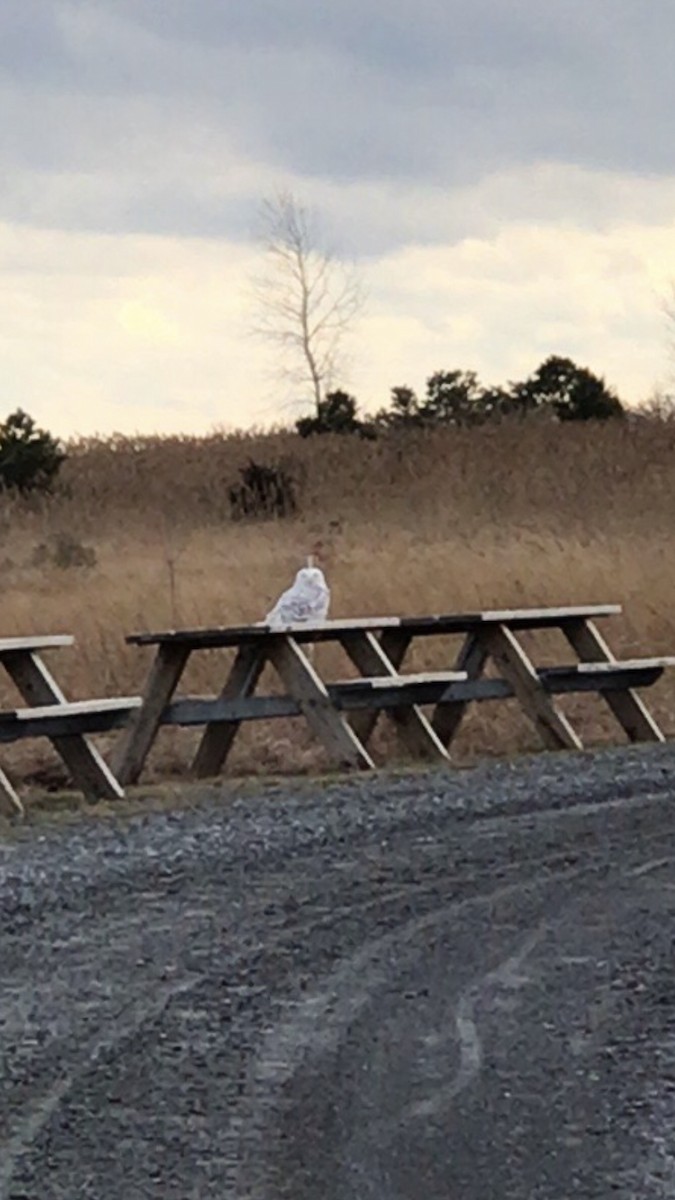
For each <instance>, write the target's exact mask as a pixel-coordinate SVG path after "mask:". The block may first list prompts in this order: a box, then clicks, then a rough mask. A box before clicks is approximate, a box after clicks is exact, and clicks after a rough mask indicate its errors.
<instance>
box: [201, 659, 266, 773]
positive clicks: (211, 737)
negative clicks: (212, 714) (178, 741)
mask: <svg viewBox="0 0 675 1200" xmlns="http://www.w3.org/2000/svg"><path fill="white" fill-rule="evenodd" d="M266 657H267V656H266V653H265V651H264V650H263V648H262V647H258V646H240V648H239V650H238V651H237V655H236V658H235V660H234V663H233V664H232V670H231V671H230V674H229V676H228V678H227V681H226V683H225V686H224V687H223V689H222V691H221V693H220V696H219V697H218V698H219V699H220V700H243V699H245V698H246V697H247V696H251V695H252V694H253V692H254V691H255V689H256V686H257V683H258V680H259V679H260V676H261V674H262V671H263V667H264V666H265V661H266ZM240 724H241V722H240V721H211V722H210V723H209V724H208V725H207V726H206V730H205V732H204V734H203V735H202V739H201V741H200V743H199V748H198V750H197V753H196V755H195V758H194V761H193V763H192V772H193V774H194V775H196V776H197V777H198V778H199V779H206V778H209V777H210V776H213V775H217V774H218V772H219V771H220V770H221V769H222V767H223V765H224V763H225V760H226V758H227V756H228V754H229V752H230V749H231V746H232V743H233V741H234V739H235V737H236V735H237V731H238V729H239V726H240Z"/></svg>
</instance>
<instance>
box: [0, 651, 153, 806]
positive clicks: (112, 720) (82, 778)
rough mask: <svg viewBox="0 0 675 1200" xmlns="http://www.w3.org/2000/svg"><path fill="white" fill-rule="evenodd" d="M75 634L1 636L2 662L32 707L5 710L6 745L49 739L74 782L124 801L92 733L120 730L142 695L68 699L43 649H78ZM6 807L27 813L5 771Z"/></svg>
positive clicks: (1, 790)
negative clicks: (45, 658) (27, 739)
mask: <svg viewBox="0 0 675 1200" xmlns="http://www.w3.org/2000/svg"><path fill="white" fill-rule="evenodd" d="M74 641H75V639H74V638H73V637H72V636H71V635H70V634H50V635H46V636H42V637H40V636H36V637H13V638H0V664H1V665H2V666H3V667H4V669H5V671H6V673H7V674H8V675H9V677H10V679H11V680H12V681H13V683H14V684H15V686H16V688H17V689H18V691H19V693H20V695H21V696H22V698H23V699H24V700H25V701H26V703H27V705H29V707H27V708H13V709H8V710H4V711H2V710H0V742H4V743H7V742H15V741H17V740H19V739H21V738H26V737H46V738H48V739H49V741H50V742H51V743H52V745H53V747H54V749H55V750H56V752H57V754H59V756H60V757H61V759H62V760H63V762H64V763H65V764H66V766H67V768H68V770H69V772H70V774H71V776H72V779H73V782H74V783H75V785H76V787H78V788H80V789H81V791H82V792H84V794H85V795H86V796H89V797H91V798H99V797H100V798H106V799H113V800H114V799H119V798H120V797H121V796H123V795H124V790H123V788H122V787H121V785H120V784H119V782H118V781H117V779H116V778H115V775H114V774H113V772H112V771H111V769H110V767H109V766H108V765H107V764H106V763H105V761H104V759H103V758H102V757H101V755H100V754H99V752H98V750H97V749H96V747H95V746H93V745H92V744H91V742H90V741H89V740H88V738H87V736H86V735H87V733H99V732H102V731H104V730H108V729H113V728H119V727H120V726H121V725H123V724H124V723H125V722H126V721H127V719H128V716H129V713H130V712H131V711H132V710H133V709H134V708H136V707H138V706H139V705H140V703H141V700H140V697H139V696H124V697H120V698H119V699H112V700H77V701H72V702H69V701H67V700H66V697H65V696H64V694H63V692H62V691H61V688H60V687H59V685H58V683H57V682H56V680H55V678H54V676H53V675H52V674H51V672H50V671H49V669H48V667H47V666H46V664H45V663H44V661H43V659H42V656H41V651H44V650H50V649H54V648H57V647H61V646H72V645H73V643H74ZM0 804H1V805H2V807H4V808H6V809H8V810H9V811H10V812H11V813H14V814H17V815H22V814H23V805H22V803H21V800H20V799H19V796H18V795H17V793H16V791H15V789H14V787H13V786H12V783H11V782H10V780H9V779H8V777H7V775H6V774H5V772H4V771H3V770H2V768H0Z"/></svg>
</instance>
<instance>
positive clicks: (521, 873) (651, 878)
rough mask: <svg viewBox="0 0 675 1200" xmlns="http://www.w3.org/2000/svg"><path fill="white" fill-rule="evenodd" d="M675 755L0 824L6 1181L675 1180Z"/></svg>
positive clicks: (584, 758)
mask: <svg viewBox="0 0 675 1200" xmlns="http://www.w3.org/2000/svg"><path fill="white" fill-rule="evenodd" d="M674 804H675V749H672V748H668V747H665V748H656V749H649V750H640V751H638V750H627V751H612V752H606V753H601V754H594V755H570V754H566V755H541V756H538V757H536V758H534V759H531V760H527V761H522V762H519V763H515V764H501V765H497V766H490V767H485V768H481V769H478V770H473V771H470V772H469V771H466V772H456V773H452V772H444V773H430V774H415V775H409V776H404V777H398V778H395V779H389V780H388V779H386V778H383V777H378V778H376V779H372V778H371V779H368V778H365V777H361V778H359V779H358V780H354V781H349V782H340V783H335V784H331V785H330V786H326V785H321V784H316V785H311V784H309V785H308V784H307V783H306V782H305V783H303V785H302V786H301V787H293V786H292V785H290V784H289V785H286V786H283V787H276V788H272V789H267V790H265V791H262V792H261V794H260V795H257V796H251V795H240V796H239V797H238V798H233V797H232V795H231V794H229V793H228V789H227V788H226V787H225V786H223V788H222V789H216V788H213V789H211V790H208V789H205V791H204V796H203V797H200V802H199V804H198V805H197V806H195V807H192V808H190V809H185V810H182V811H179V812H178V811H177V812H173V813H164V814H153V815H147V816H142V817H134V818H128V819H126V820H121V819H120V820H117V821H115V822H113V821H109V822H106V821H95V820H92V819H88V820H87V819H83V820H82V821H78V822H77V823H76V824H74V825H71V826H68V827H66V828H60V829H59V828H56V827H50V828H45V827H43V828H42V829H39V828H37V827H36V828H34V829H28V830H26V831H25V832H23V833H21V834H20V835H18V836H16V837H13V838H12V839H10V840H8V841H6V842H5V843H2V842H0V910H1V911H0V953H1V958H0V976H1V978H0V1052H1V1055H2V1057H1V1059H0V1198H2V1200H20V1198H21V1200H57V1198H58V1200H66V1198H67V1200H75V1198H89V1197H91V1198H92V1200H93V1198H96V1200H141V1198H145V1197H152V1198H153V1200H160V1198H161V1200H197V1198H199V1200H202V1198H204V1200H206V1198H211V1197H214V1198H215V1197H218V1200H230V1198H236V1200H280V1198H285V1197H287V1198H289V1200H290V1198H292V1200H310V1198H311V1200H348V1198H349V1200H352V1198H357V1200H360V1198H362V1197H363V1198H364V1200H370V1198H373V1200H409V1198H410V1200H412V1198H415V1200H441V1198H442V1200H453V1198H454V1197H462V1200H492V1198H494V1200H510V1198H513V1200H572V1198H573V1197H602V1198H605V1197H619V1198H622V1200H629V1198H630V1200H632V1198H635V1200H651V1198H652V1197H673V1196H675V988H674V986H673V985H674V982H675V959H674V956H673V935H674V932H675V809H674V808H673V806H674Z"/></svg>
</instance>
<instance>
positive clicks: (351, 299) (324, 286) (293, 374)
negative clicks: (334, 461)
mask: <svg viewBox="0 0 675 1200" xmlns="http://www.w3.org/2000/svg"><path fill="white" fill-rule="evenodd" d="M259 237H260V240H261V242H262V244H263V246H264V249H265V264H264V266H263V268H262V271H261V273H260V275H258V276H257V277H256V278H255V279H254V280H253V292H254V303H255V310H256V318H255V324H254V326H253V332H254V333H256V334H257V335H259V336H260V337H263V338H265V339H266V340H267V341H269V342H271V343H274V344H275V345H276V346H277V347H278V348H279V351H280V355H281V362H282V370H283V372H284V375H285V377H286V378H287V379H289V380H292V381H293V382H294V383H295V384H302V385H307V384H308V385H309V386H310V388H311V392H312V398H313V401H314V405H315V408H316V409H317V411H318V408H319V405H320V403H321V401H322V400H323V398H324V396H325V394H326V391H327V390H328V389H329V388H330V386H331V385H332V384H333V383H334V381H335V377H336V373H337V371H338V369H339V368H340V365H341V363H342V361H343V350H344V341H345V338H346V336H347V334H348V332H349V331H350V330H351V328H352V326H353V323H354V321H355V319H356V317H357V315H358V313H359V311H360V310H361V308H362V306H363V300H364V296H363V290H362V287H361V284H360V281H359V278H358V275H357V273H356V270H355V268H354V267H353V266H351V265H350V264H348V263H345V262H343V261H342V260H341V259H339V258H337V257H336V256H335V255H334V254H333V253H332V252H331V250H330V249H328V247H327V246H326V245H325V244H324V242H323V239H322V236H321V232H320V229H319V226H318V221H317V218H316V214H315V213H313V212H311V211H309V210H308V209H307V208H305V206H304V205H303V204H301V203H299V201H298V200H297V199H296V198H295V196H294V195H293V194H292V193H291V192H280V193H278V194H277V195H276V196H274V197H271V198H269V199H266V200H264V201H263V203H262V205H261V209H260V218H259Z"/></svg>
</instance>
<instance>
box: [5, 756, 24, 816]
mask: <svg viewBox="0 0 675 1200" xmlns="http://www.w3.org/2000/svg"><path fill="white" fill-rule="evenodd" d="M2 809H4V811H5V812H6V813H7V816H8V817H23V816H25V811H24V807H23V804H22V803H21V801H20V799H19V797H18V796H17V794H16V792H15V791H14V788H13V787H12V785H11V783H10V781H9V779H8V778H7V776H6V775H5V772H4V771H3V770H2V768H1V767H0V810H2Z"/></svg>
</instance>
